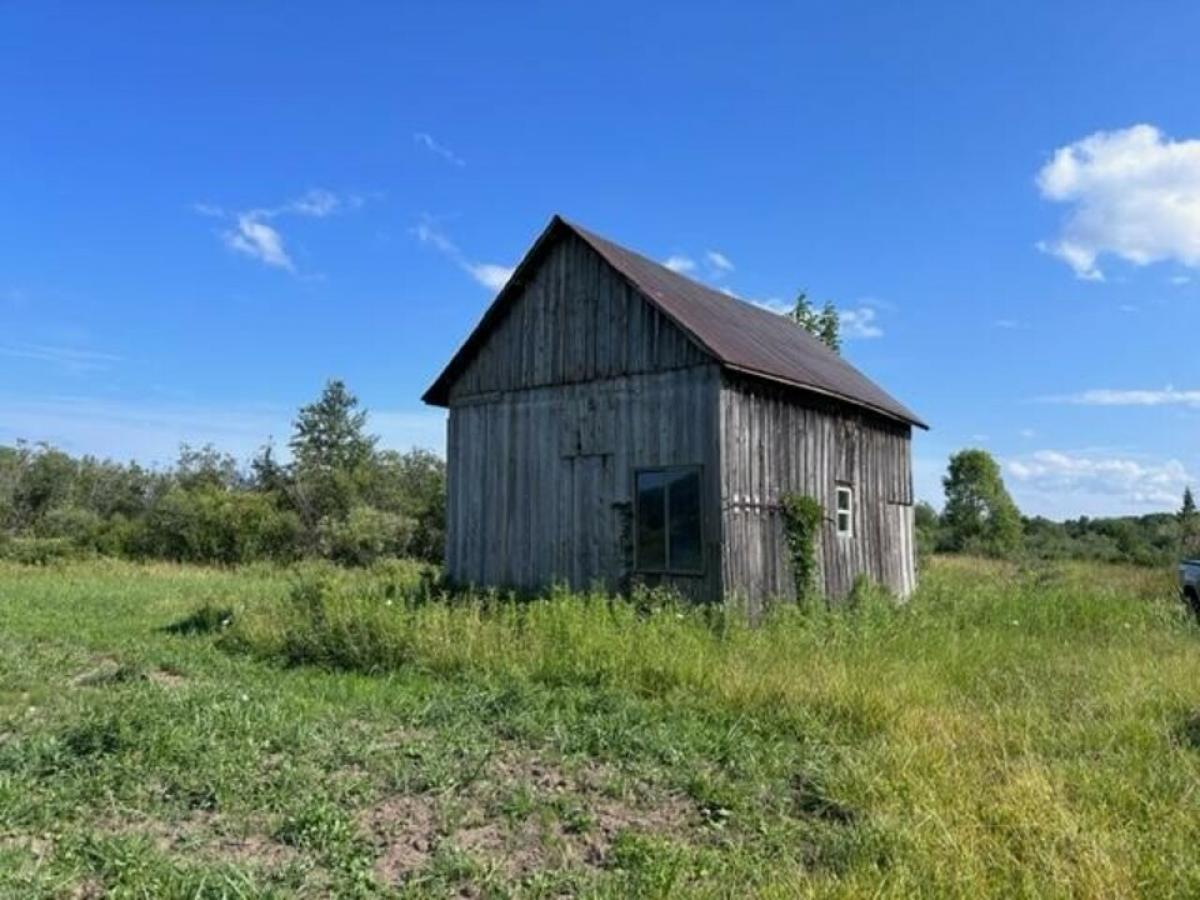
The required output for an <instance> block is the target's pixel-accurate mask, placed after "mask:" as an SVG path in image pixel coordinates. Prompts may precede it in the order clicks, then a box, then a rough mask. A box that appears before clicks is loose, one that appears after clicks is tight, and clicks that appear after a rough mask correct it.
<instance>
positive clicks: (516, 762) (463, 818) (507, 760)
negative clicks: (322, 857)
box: [360, 750, 699, 885]
mask: <svg viewBox="0 0 1200 900" xmlns="http://www.w3.org/2000/svg"><path fill="white" fill-rule="evenodd" d="M617 784H622V782H621V780H620V779H619V778H617V777H616V773H614V772H612V771H611V770H609V769H607V768H606V767H604V766H602V765H600V764H597V763H586V764H583V765H580V766H576V767H566V766H563V765H560V764H558V763H555V762H549V761H546V760H543V759H540V758H538V757H535V756H531V755H529V754H524V753H520V752H516V751H512V750H505V751H502V752H500V753H497V754H495V755H494V756H493V758H492V759H491V761H490V762H489V764H488V765H487V767H486V769H485V771H484V773H483V774H482V776H481V777H480V778H478V779H476V780H475V781H473V782H472V783H471V784H470V785H469V786H468V787H467V788H465V789H464V790H462V791H460V792H459V793H458V794H456V795H453V796H449V797H446V796H444V797H442V798H441V799H440V800H439V798H438V797H435V796H433V795H429V794H417V795H395V796H392V797H389V798H387V799H385V800H383V801H382V802H381V803H379V804H377V805H375V806H373V807H371V808H370V809H368V810H366V811H365V812H364V813H363V815H362V816H361V817H360V825H361V827H363V828H364V829H365V830H366V831H367V832H369V834H370V835H371V837H372V840H373V842H374V844H375V846H376V848H377V852H378V856H377V860H376V865H375V871H376V874H377V875H378V877H379V878H380V880H381V881H383V882H384V883H385V884H390V885H394V884H397V883H399V882H401V881H403V880H405V879H406V878H408V877H409V876H411V875H412V874H413V873H415V872H417V871H419V870H420V869H421V868H423V867H424V866H425V865H426V863H428V861H429V860H430V859H431V858H432V856H433V855H434V853H435V852H436V851H437V849H438V848H439V847H440V846H441V845H442V844H447V845H449V846H453V847H455V848H457V849H459V850H461V851H463V852H464V853H466V854H468V855H469V856H471V857H472V858H473V859H475V860H476V861H478V862H480V863H481V864H483V865H485V866H487V867H488V868H490V869H493V870H495V871H498V872H501V873H503V874H504V875H505V876H506V877H508V878H520V877H523V876H525V875H529V874H531V873H533V872H537V871H541V870H555V869H572V868H584V869H598V868H602V867H603V866H604V865H605V863H606V861H607V858H608V854H609V851H610V849H611V847H612V845H613V842H614V841H615V840H616V839H617V837H618V835H620V834H621V833H622V832H626V831H634V832H639V833H646V834H655V835H662V836H668V837H672V838H675V839H678V840H686V839H687V836H688V834H689V833H690V832H691V830H692V829H693V827H694V826H695V825H696V823H697V821H698V818H699V817H698V815H697V811H696V809H695V807H694V804H693V803H692V802H691V801H690V800H688V799H687V798H684V797H681V796H678V795H674V794H664V793H662V792H658V791H655V790H654V789H653V788H652V787H651V786H648V785H644V784H633V785H629V784H625V790H621V791H614V787H613V786H614V785H617ZM517 790H521V791H524V792H526V793H527V794H528V795H530V800H531V803H530V805H531V809H530V811H529V812H528V814H527V815H523V816H516V817H513V816H506V815H504V814H503V813H502V812H501V811H500V810H499V809H498V806H499V805H500V804H501V801H502V798H503V797H504V796H506V795H508V794H511V793H512V792H514V791H517ZM443 804H445V805H447V806H451V807H454V806H457V809H458V811H459V812H460V813H461V814H460V815H457V816H450V815H446V814H444V810H443Z"/></svg>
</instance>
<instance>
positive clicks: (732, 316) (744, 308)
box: [423, 213, 929, 428]
mask: <svg viewBox="0 0 1200 900" xmlns="http://www.w3.org/2000/svg"><path fill="white" fill-rule="evenodd" d="M563 230H565V231H567V232H569V233H572V234H574V235H575V236H576V237H578V238H579V239H580V240H582V241H583V242H584V243H586V244H587V245H588V246H589V247H591V249H592V250H593V251H594V252H595V253H597V254H598V255H599V256H600V257H601V259H603V260H604V261H605V263H607V264H608V265H609V266H610V267H612V269H613V270H614V271H615V272H616V273H618V274H619V275H620V276H621V277H622V278H623V279H625V280H626V281H627V282H628V283H629V284H630V285H631V287H633V289H634V290H636V291H637V292H638V293H639V294H641V295H642V296H643V297H645V298H646V300H647V301H648V302H649V303H651V304H653V305H654V307H655V308H656V309H658V310H659V311H660V312H661V313H662V314H663V315H665V316H666V317H667V318H668V319H669V320H670V321H671V322H672V323H673V324H674V325H675V326H676V327H677V328H679V329H680V330H681V331H682V332H683V333H684V334H686V335H687V336H688V338H689V339H690V340H692V341H693V343H695V344H696V345H697V346H698V347H699V348H700V349H701V350H702V351H703V352H704V353H706V354H708V355H709V356H711V357H712V358H713V359H714V360H715V361H716V362H717V363H718V364H720V365H722V366H724V367H726V368H728V369H732V370H734V371H738V372H742V373H745V374H748V375H751V376H756V377H759V378H763V379H766V380H768V381H773V382H777V383H782V384H785V385H789V386H791V387H794V388H797V389H800V390H807V391H810V392H813V393H817V394H823V395H825V396H829V397H833V398H835V399H837V400H840V401H842V402H845V403H849V404H851V405H854V406H858V407H861V408H863V409H867V410H870V411H872V412H874V413H877V414H879V415H883V416H886V417H888V418H891V419H898V420H899V421H901V422H904V423H907V424H909V425H916V426H918V427H920V428H928V427H929V426H928V425H926V424H925V423H924V422H923V421H921V419H920V418H919V417H917V416H916V414H914V413H913V412H912V411H911V410H909V409H908V408H907V407H905V406H904V405H903V404H901V403H900V402H899V401H898V400H896V399H895V398H894V397H892V396H891V395H890V394H888V393H887V392H886V391H884V390H883V388H881V387H879V386H878V385H877V384H875V383H874V382H873V381H871V380H870V379H869V378H867V376H866V375H864V374H863V373H862V372H860V371H859V370H858V369H857V368H855V367H854V365H853V364H851V363H850V362H849V361H848V360H846V359H845V358H844V357H842V356H841V355H840V354H839V353H837V352H836V351H834V350H833V349H831V348H830V347H827V346H826V345H825V344H824V343H822V342H821V341H820V340H818V339H817V338H816V337H814V336H813V335H811V334H809V333H808V331H806V330H805V329H804V328H802V327H800V326H799V325H798V324H797V323H795V322H792V321H790V320H784V317H783V316H780V315H779V314H777V313H773V312H771V311H770V310H768V309H763V308H762V307H760V306H756V305H755V304H753V303H749V302H748V301H746V300H743V299H742V298H740V297H737V296H733V295H731V294H728V293H726V292H724V291H720V290H717V289H716V288H713V287H710V286H708V285H705V284H702V283H701V282H699V281H696V280H694V279H691V278H688V277H687V276H686V275H682V274H680V273H679V272H675V271H673V270H671V269H668V268H667V267H666V266H664V265H663V264H662V263H659V262H656V261H655V260H653V259H651V258H650V257H648V256H645V255H644V254H641V253H639V252H637V251H636V250H630V249H628V248H626V247H623V246H622V245H620V244H618V243H616V242H615V241H612V240H609V239H608V238H606V237H603V236H601V235H599V234H596V233H595V232H593V231H591V230H590V229H588V228H585V227H584V226H582V225H578V224H576V223H574V222H572V221H570V220H568V219H567V218H565V217H564V216H562V215H560V214H557V213H556V214H554V215H553V216H552V217H551V218H550V222H549V224H548V225H547V226H546V227H545V229H543V230H542V232H541V234H540V235H539V236H538V238H537V240H536V241H534V243H533V246H532V247H531V248H530V250H529V251H528V252H527V253H526V254H525V256H524V257H523V258H522V260H521V262H520V263H519V264H518V265H517V268H516V270H515V271H514V274H513V276H512V277H511V278H510V279H509V281H508V283H507V284H506V285H505V286H504V287H503V288H501V289H500V292H499V294H497V296H496V298H495V300H494V301H493V302H492V304H491V305H490V306H489V307H488V308H487V310H486V311H485V312H484V314H483V317H482V318H481V319H480V320H479V323H478V324H477V325H476V326H475V328H474V329H473V330H472V332H471V334H470V336H468V338H467V340H466V341H465V342H464V343H463V345H462V346H461V347H460V348H459V350H458V352H457V353H455V355H454V357H453V358H452V359H451V360H450V363H449V364H448V365H447V366H446V368H445V369H444V370H443V371H442V373H441V375H439V376H438V378H437V380H436V381H435V382H434V383H433V385H431V386H430V388H429V390H427V391H426V392H425V394H424V396H423V399H424V400H425V402H427V403H435V404H438V405H445V402H446V400H447V399H448V391H449V385H450V383H452V382H453V380H454V379H455V378H456V377H457V376H458V374H459V373H460V372H461V371H462V369H463V368H464V367H465V366H466V365H467V363H468V362H469V361H470V359H471V358H473V356H474V353H475V352H476V349H477V347H478V345H479V343H480V342H481V341H482V340H483V339H484V338H485V337H486V335H487V333H488V332H489V331H490V330H491V328H492V326H493V325H494V323H495V322H497V321H499V319H500V318H501V317H502V316H503V314H504V311H505V310H506V308H507V305H508V304H509V303H510V302H511V298H512V297H513V296H514V295H515V294H516V293H517V292H518V291H519V290H520V285H521V283H522V282H523V279H522V278H521V276H522V275H523V274H524V273H525V272H526V270H527V269H528V268H529V267H530V266H532V265H534V264H535V263H536V261H537V259H539V258H540V256H541V252H542V250H543V248H544V247H546V246H547V245H548V244H549V243H550V242H551V241H552V240H553V239H554V238H555V236H556V235H557V234H558V233H560V232H561V231H563ZM781 326H782V327H781Z"/></svg>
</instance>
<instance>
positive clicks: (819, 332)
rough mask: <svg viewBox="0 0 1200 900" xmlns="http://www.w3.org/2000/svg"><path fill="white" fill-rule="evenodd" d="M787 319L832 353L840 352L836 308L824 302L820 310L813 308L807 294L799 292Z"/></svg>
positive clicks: (839, 334)
mask: <svg viewBox="0 0 1200 900" xmlns="http://www.w3.org/2000/svg"><path fill="white" fill-rule="evenodd" d="M788 318H790V319H791V320H792V321H793V322H795V323H796V324H797V325H799V326H800V327H801V328H803V329H804V330H805V331H807V332H808V333H809V334H811V335H812V336H813V337H815V338H816V339H817V340H819V341H820V342H821V343H823V344H824V345H825V346H826V347H828V348H829V349H830V350H832V351H833V352H834V353H841V352H842V335H841V325H842V323H841V318H840V317H839V316H838V311H837V307H835V306H834V305H833V304H832V303H829V302H828V301H826V303H825V305H824V306H822V307H821V308H820V309H817V308H816V307H815V306H813V304H812V302H811V301H810V300H809V299H808V294H806V293H805V292H804V291H801V292H800V293H799V294H798V295H797V296H796V305H795V306H793V307H792V310H791V312H789V313H788Z"/></svg>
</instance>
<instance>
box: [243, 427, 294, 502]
mask: <svg viewBox="0 0 1200 900" xmlns="http://www.w3.org/2000/svg"><path fill="white" fill-rule="evenodd" d="M250 485H251V487H253V488H254V490H256V491H261V492H262V493H264V494H276V495H282V494H283V493H284V492H285V491H286V490H287V488H288V485H289V482H288V472H287V468H286V467H285V466H284V465H283V464H281V463H280V462H279V461H278V460H277V459H276V458H275V444H274V442H273V441H272V440H270V439H268V440H267V442H266V443H265V444H263V445H262V447H261V448H259V451H258V453H257V454H256V455H255V456H254V458H253V459H252V460H250Z"/></svg>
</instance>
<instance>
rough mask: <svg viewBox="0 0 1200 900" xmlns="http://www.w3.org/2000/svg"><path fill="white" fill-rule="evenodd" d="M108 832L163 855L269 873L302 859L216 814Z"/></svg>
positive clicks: (126, 826) (124, 825)
mask: <svg viewBox="0 0 1200 900" xmlns="http://www.w3.org/2000/svg"><path fill="white" fill-rule="evenodd" d="M105 828H106V830H111V831H113V832H117V833H122V834H131V835H133V834H136V835H139V836H142V837H145V838H147V839H148V840H150V841H151V842H152V843H153V844H154V846H155V847H156V848H158V850H160V851H161V852H163V853H168V854H172V855H177V856H187V857H189V858H200V859H203V860H208V861H213V862H227V863H233V864H235V865H244V866H254V867H257V868H262V869H268V870H276V869H282V868H284V867H285V866H287V865H288V864H289V863H291V862H293V861H294V860H295V859H296V858H297V855H298V854H297V851H296V850H295V848H293V847H289V846H287V845H286V844H282V843H280V842H279V841H277V840H274V839H273V838H271V837H269V836H268V835H267V834H265V833H264V832H259V831H248V832H243V831H240V830H238V829H234V828H230V827H228V825H227V824H226V823H225V822H223V821H222V820H221V818H220V816H218V815H217V814H216V813H212V812H206V811H198V812H195V813H193V814H192V815H190V816H188V817H186V818H182V819H173V820H169V821H163V820H160V819H148V820H140V821H134V822H130V821H122V822H117V823H112V824H110V825H107V826H105Z"/></svg>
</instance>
